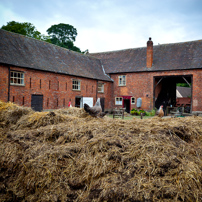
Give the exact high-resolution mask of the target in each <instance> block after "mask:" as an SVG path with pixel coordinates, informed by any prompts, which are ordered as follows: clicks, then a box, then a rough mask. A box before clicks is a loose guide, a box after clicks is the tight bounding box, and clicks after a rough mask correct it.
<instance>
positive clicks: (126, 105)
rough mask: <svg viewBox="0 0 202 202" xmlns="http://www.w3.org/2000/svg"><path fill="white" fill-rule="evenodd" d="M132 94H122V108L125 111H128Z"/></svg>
mask: <svg viewBox="0 0 202 202" xmlns="http://www.w3.org/2000/svg"><path fill="white" fill-rule="evenodd" d="M131 97H132V96H123V108H125V111H126V112H127V113H130V99H131Z"/></svg>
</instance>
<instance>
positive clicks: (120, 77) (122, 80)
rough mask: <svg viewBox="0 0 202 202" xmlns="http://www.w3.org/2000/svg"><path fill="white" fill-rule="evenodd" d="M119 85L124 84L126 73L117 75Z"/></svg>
mask: <svg viewBox="0 0 202 202" xmlns="http://www.w3.org/2000/svg"><path fill="white" fill-rule="evenodd" d="M118 82H119V86H126V75H120V76H119V77H118Z"/></svg>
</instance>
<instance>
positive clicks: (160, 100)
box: [153, 75, 192, 113]
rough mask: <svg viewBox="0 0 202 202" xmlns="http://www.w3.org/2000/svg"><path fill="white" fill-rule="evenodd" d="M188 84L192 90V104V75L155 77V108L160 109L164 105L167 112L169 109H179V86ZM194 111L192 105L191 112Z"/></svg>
mask: <svg viewBox="0 0 202 202" xmlns="http://www.w3.org/2000/svg"><path fill="white" fill-rule="evenodd" d="M178 83H187V84H189V85H190V88H191V103H192V75H180V76H159V77H154V99H153V106H154V108H156V109H158V108H159V107H160V106H161V105H163V110H164V111H165V112H166V111H167V107H168V106H169V107H177V102H176V100H177V93H176V92H177V87H176V86H177V84H178ZM191 111H192V104H190V107H189V112H190V113H191Z"/></svg>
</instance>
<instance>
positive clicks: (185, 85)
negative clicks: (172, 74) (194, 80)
mask: <svg viewBox="0 0 202 202" xmlns="http://www.w3.org/2000/svg"><path fill="white" fill-rule="evenodd" d="M190 85H191V83H190ZM177 86H180V87H190V86H189V85H188V84H187V83H177Z"/></svg>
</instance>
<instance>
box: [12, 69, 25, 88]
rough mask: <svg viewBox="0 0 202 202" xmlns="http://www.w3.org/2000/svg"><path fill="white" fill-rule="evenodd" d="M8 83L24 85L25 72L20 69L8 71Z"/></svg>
mask: <svg viewBox="0 0 202 202" xmlns="http://www.w3.org/2000/svg"><path fill="white" fill-rule="evenodd" d="M10 85H15V86H24V85H25V73H24V72H20V71H15V70H11V71H10Z"/></svg>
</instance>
